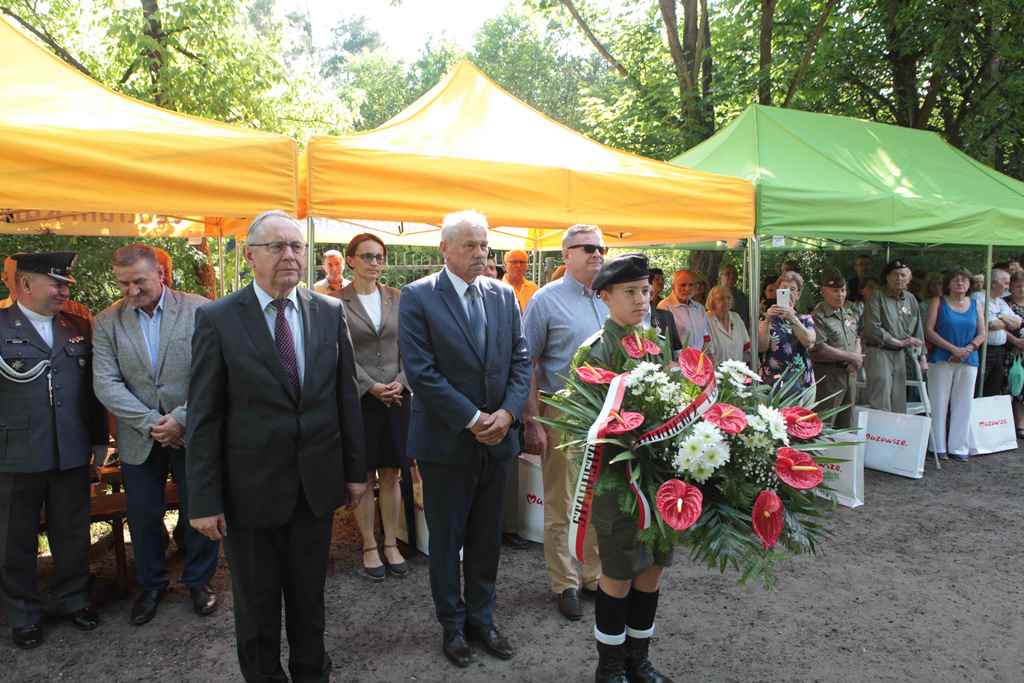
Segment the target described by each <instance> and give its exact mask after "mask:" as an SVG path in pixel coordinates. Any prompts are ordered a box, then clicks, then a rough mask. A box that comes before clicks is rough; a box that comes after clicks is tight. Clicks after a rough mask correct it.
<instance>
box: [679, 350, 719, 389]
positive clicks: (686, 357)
mask: <svg viewBox="0 0 1024 683" xmlns="http://www.w3.org/2000/svg"><path fill="white" fill-rule="evenodd" d="M679 369H680V370H682V372H683V375H685V376H686V379H688V380H690V381H691V382H693V383H694V384H696V385H697V386H699V387H704V386H707V384H708V382H710V381H711V378H712V377H714V376H715V363H714V361H712V360H711V356H709V355H708V354H706V353H704V352H703V351H698V350H697V349H693V348H687V349H683V351H682V352H681V353H680V354H679Z"/></svg>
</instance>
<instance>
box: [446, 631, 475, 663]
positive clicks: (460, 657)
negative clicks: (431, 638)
mask: <svg viewBox="0 0 1024 683" xmlns="http://www.w3.org/2000/svg"><path fill="white" fill-rule="evenodd" d="M441 651H442V652H444V656H445V657H447V658H448V659H449V661H451V663H452V664H454V665H455V666H457V667H459V668H460V669H465V668H466V667H467V666H469V665H470V663H471V662H472V661H473V651H472V650H470V649H469V645H466V638H465V637H464V636H463V635H462V634H461V633H458V632H455V633H445V634H444V638H443V639H442V640H441Z"/></svg>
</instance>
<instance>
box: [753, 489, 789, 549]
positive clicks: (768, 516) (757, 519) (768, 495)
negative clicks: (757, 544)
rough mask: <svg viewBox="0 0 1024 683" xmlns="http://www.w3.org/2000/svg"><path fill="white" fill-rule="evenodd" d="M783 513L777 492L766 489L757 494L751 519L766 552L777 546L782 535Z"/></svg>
mask: <svg viewBox="0 0 1024 683" xmlns="http://www.w3.org/2000/svg"><path fill="white" fill-rule="evenodd" d="M782 513H783V510H782V501H781V500H780V499H779V496H778V494H776V493H775V491H772V490H771V489H766V490H764V491H761V493H759V494H757V500H755V501H754V512H753V514H752V515H751V517H752V518H753V520H752V521H753V523H754V533H755V534H757V535H758V537H759V538H760V539H761V543H762V544H764V549H765V550H768V548H771V547H772V546H773V545H775V543H776V542H777V541H778V540H779V536H780V535H782V523H783V518H782Z"/></svg>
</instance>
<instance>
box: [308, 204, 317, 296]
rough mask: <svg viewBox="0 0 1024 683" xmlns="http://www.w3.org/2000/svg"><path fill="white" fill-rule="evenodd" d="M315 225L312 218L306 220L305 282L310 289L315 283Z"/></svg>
mask: <svg viewBox="0 0 1024 683" xmlns="http://www.w3.org/2000/svg"><path fill="white" fill-rule="evenodd" d="M315 260H316V225H315V224H314V223H313V217H312V216H308V217H307V218H306V282H307V283H308V286H309V288H310V289H313V283H314V282H316V263H315Z"/></svg>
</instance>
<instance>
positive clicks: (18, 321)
mask: <svg viewBox="0 0 1024 683" xmlns="http://www.w3.org/2000/svg"><path fill="white" fill-rule="evenodd" d="M14 326H15V327H21V321H20V320H18V319H17V318H15V319H14Z"/></svg>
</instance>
